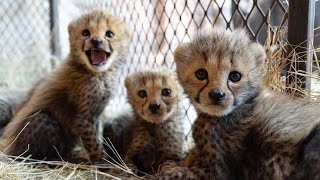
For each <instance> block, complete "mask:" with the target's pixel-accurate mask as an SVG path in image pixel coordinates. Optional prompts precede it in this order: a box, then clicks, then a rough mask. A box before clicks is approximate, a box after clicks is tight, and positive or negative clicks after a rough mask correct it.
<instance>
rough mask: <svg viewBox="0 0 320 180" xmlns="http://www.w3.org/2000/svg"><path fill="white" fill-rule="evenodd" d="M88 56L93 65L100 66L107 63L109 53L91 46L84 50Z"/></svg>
mask: <svg viewBox="0 0 320 180" xmlns="http://www.w3.org/2000/svg"><path fill="white" fill-rule="evenodd" d="M85 53H86V55H87V56H88V59H89V62H90V64H91V65H94V66H102V65H105V64H106V63H107V60H108V58H109V57H110V55H111V53H108V52H106V51H104V50H102V49H95V48H91V49H90V50H87V51H85Z"/></svg>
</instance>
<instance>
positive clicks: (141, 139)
mask: <svg viewBox="0 0 320 180" xmlns="http://www.w3.org/2000/svg"><path fill="white" fill-rule="evenodd" d="M125 86H126V88H127V92H128V100H129V103H130V104H131V105H132V107H133V110H134V114H135V115H134V116H135V120H134V122H133V125H132V128H133V130H132V131H133V132H132V140H131V142H130V145H129V148H128V150H127V151H126V153H125V158H124V161H125V163H126V164H127V165H128V166H129V167H131V168H132V169H136V170H139V171H142V172H145V173H156V172H157V170H158V169H159V168H160V169H165V168H169V167H171V166H174V165H175V163H177V162H178V161H179V160H180V159H181V157H182V144H183V137H184V134H183V124H182V117H181V115H182V114H181V108H182V106H181V101H180V98H181V95H182V88H181V87H180V85H179V84H178V82H177V79H176V77H175V74H174V73H173V72H172V71H171V70H169V69H162V70H152V71H142V72H138V73H135V74H132V75H129V76H128V77H127V78H126V79H125Z"/></svg>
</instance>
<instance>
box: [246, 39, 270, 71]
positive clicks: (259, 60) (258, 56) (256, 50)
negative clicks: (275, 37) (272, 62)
mask: <svg viewBox="0 0 320 180" xmlns="http://www.w3.org/2000/svg"><path fill="white" fill-rule="evenodd" d="M249 48H250V50H251V52H252V54H253V57H254V60H255V64H256V66H263V64H264V62H265V60H266V58H267V55H266V52H265V50H264V48H263V47H262V46H261V45H260V44H259V43H256V42H252V43H251V44H250V45H249Z"/></svg>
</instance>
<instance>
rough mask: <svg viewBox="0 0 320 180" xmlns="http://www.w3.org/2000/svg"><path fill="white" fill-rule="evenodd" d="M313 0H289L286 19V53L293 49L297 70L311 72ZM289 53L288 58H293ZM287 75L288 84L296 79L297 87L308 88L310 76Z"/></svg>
mask: <svg viewBox="0 0 320 180" xmlns="http://www.w3.org/2000/svg"><path fill="white" fill-rule="evenodd" d="M314 9H315V0H290V1H289V19H288V41H289V44H290V45H289V47H288V53H289V54H291V53H292V52H293V51H295V55H297V54H298V55H297V56H296V57H297V58H298V59H296V62H295V63H294V64H292V65H293V67H292V66H291V67H288V70H290V68H295V69H296V70H298V71H299V72H302V73H303V72H307V73H311V71H312V56H310V55H308V51H310V50H311V49H312V43H313V28H314V27H313V23H314ZM293 55H294V54H291V56H290V57H289V59H292V58H294V56H293ZM288 75H289V78H288V81H287V83H288V84H291V83H292V82H293V81H295V80H297V81H296V82H297V84H296V85H297V86H298V87H297V88H303V89H306V90H307V91H308V90H310V78H306V77H305V76H300V75H299V74H295V75H294V76H293V75H290V74H288Z"/></svg>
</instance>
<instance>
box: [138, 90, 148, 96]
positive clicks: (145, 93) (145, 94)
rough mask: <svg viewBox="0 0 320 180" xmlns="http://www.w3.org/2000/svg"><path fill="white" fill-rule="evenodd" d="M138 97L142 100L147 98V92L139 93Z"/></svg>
mask: <svg viewBox="0 0 320 180" xmlns="http://www.w3.org/2000/svg"><path fill="white" fill-rule="evenodd" d="M138 96H139V97H141V98H145V97H147V92H146V91H145V90H140V91H138Z"/></svg>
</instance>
